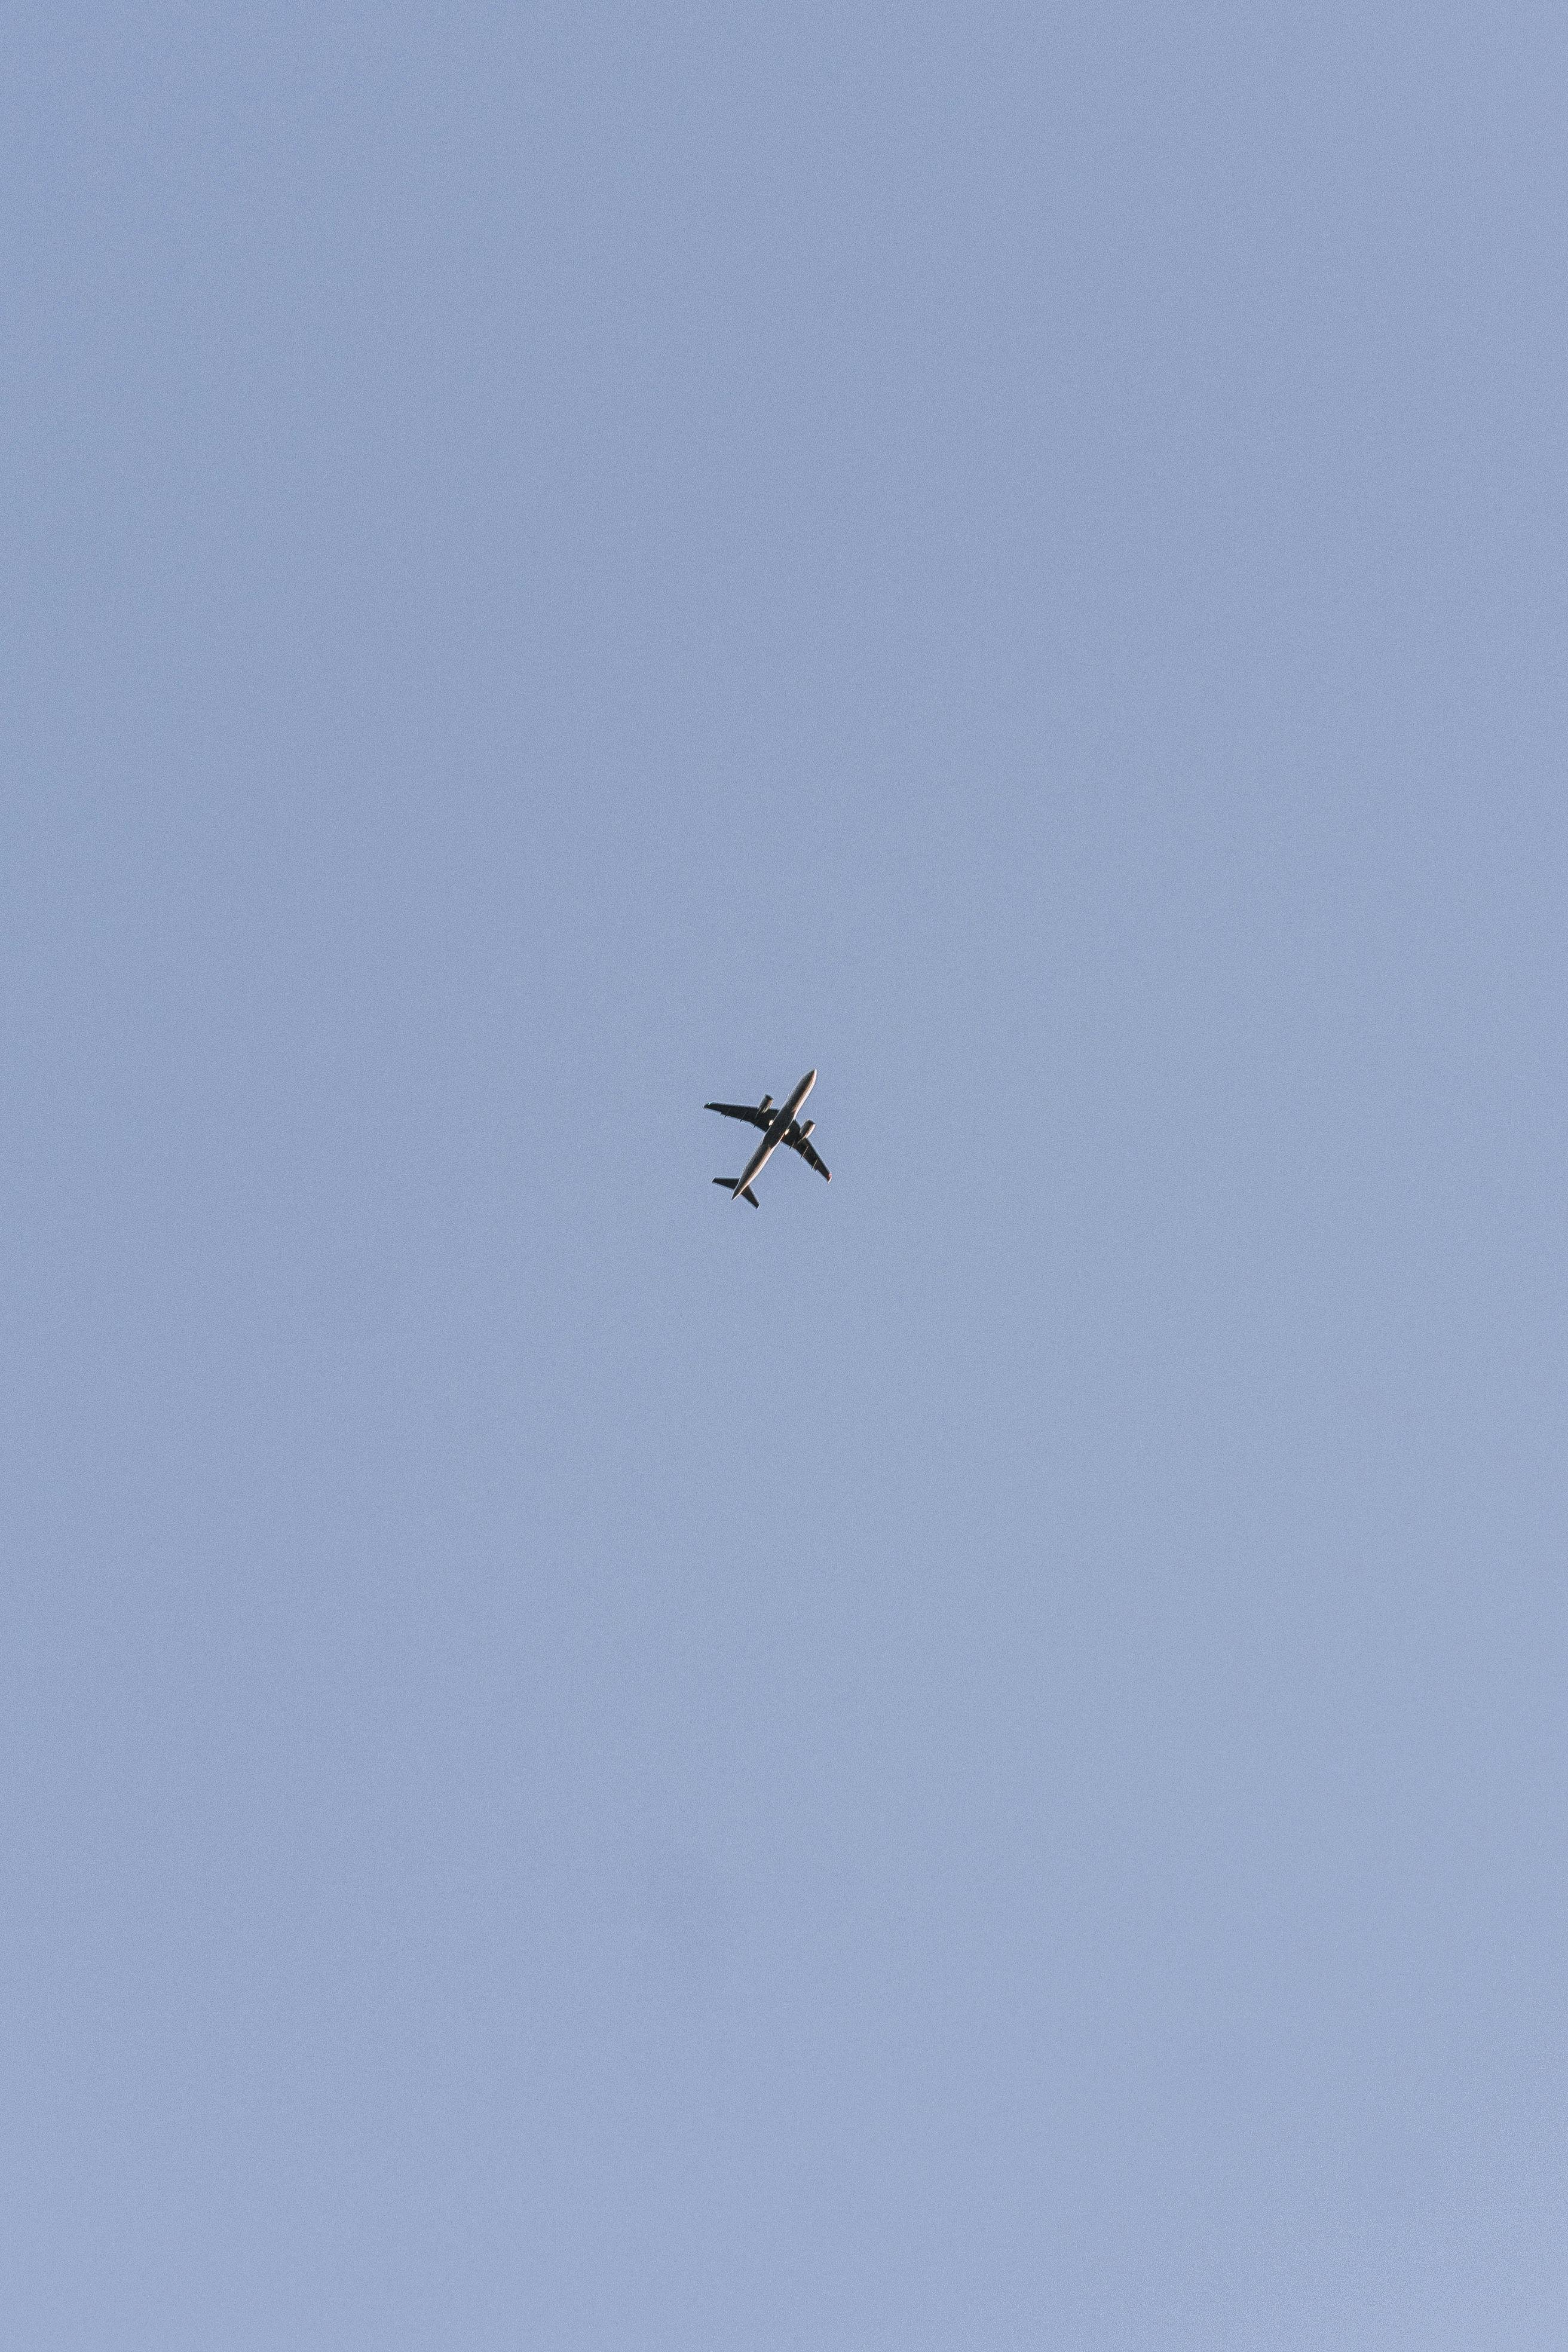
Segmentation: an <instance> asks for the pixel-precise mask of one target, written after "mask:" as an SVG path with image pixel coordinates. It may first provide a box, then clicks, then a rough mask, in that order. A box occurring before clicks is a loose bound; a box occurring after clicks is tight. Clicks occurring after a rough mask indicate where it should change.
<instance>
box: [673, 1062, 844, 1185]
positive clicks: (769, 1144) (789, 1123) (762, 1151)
mask: <svg viewBox="0 0 1568 2352" xmlns="http://www.w3.org/2000/svg"><path fill="white" fill-rule="evenodd" d="M815 1085H816V1071H815V1070H807V1072H806V1074H805V1077H804V1078H802V1080H801V1082H800V1084H799V1086H798V1087H796V1088H795V1092H794V1094H793V1095H791V1097H790V1098H789V1100H788V1102H786V1103H781V1104H780V1105H779V1107H778V1108H777V1109H776V1110H775V1109H774V1108H773V1097H772V1095H764V1096H763V1098H762V1101H761V1102H760V1103H758V1105H757V1106H756V1108H755V1109H754V1110H753V1108H752V1106H751V1104H750V1103H704V1104H703V1106H702V1108H703V1109H704V1110H716V1111H718V1112H719V1113H720V1114H721V1117H722V1118H743V1119H745V1120H746V1121H747V1122H748V1123H749V1124H750V1125H751V1126H752V1127H760V1128H761V1129H762V1130H763V1139H762V1141H761V1143H759V1144H758V1146H757V1148H756V1150H754V1151H753V1152H752V1156H751V1158H750V1160H748V1161H747V1162H746V1165H745V1168H744V1170H743V1171H742V1173H741V1174H740V1175H739V1176H715V1177H714V1179H713V1181H714V1182H715V1184H722V1185H723V1187H724V1190H725V1191H726V1192H729V1193H731V1195H732V1196H733V1198H734V1199H736V1200H737V1201H750V1202H751V1204H752V1208H753V1209H760V1208H761V1207H762V1205H763V1204H762V1202H760V1201H759V1200H758V1198H757V1196H756V1194H755V1193H754V1192H752V1179H753V1178H754V1177H757V1176H760V1175H761V1174H762V1172H763V1169H764V1168H765V1167H766V1166H767V1164H768V1162H769V1160H771V1159H772V1158H773V1154H774V1152H775V1151H776V1150H778V1148H779V1146H780V1144H781V1143H783V1144H785V1145H787V1146H788V1148H789V1150H791V1151H798V1152H799V1154H800V1156H801V1158H802V1159H803V1160H805V1164H806V1166H807V1167H808V1168H815V1169H816V1172H817V1174H818V1175H819V1176H826V1177H827V1181H828V1182H829V1183H831V1182H832V1181H833V1179H832V1177H831V1175H829V1174H828V1171H827V1170H826V1168H825V1167H824V1166H823V1164H822V1162H821V1160H819V1159H818V1158H817V1156H816V1152H815V1151H814V1150H812V1148H811V1145H810V1143H809V1141H808V1140H807V1138H808V1137H809V1136H810V1134H811V1130H812V1129H813V1128H814V1127H815V1126H816V1120H815V1119H814V1118H808V1119H807V1120H805V1123H804V1125H801V1124H797V1122H796V1119H795V1113H796V1111H797V1110H798V1109H799V1108H800V1107H801V1105H802V1103H803V1102H804V1101H805V1098H806V1097H807V1095H808V1094H809V1093H810V1092H811V1090H812V1088H813V1087H814V1086H815Z"/></svg>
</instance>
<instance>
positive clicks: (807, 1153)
mask: <svg viewBox="0 0 1568 2352" xmlns="http://www.w3.org/2000/svg"><path fill="white" fill-rule="evenodd" d="M784 1141H785V1142H786V1143H787V1144H788V1146H789V1148H790V1150H792V1151H798V1152H799V1154H800V1156H801V1158H802V1159H803V1160H805V1164H806V1166H807V1167H808V1168H815V1169H816V1172H817V1174H818V1175H819V1176H826V1179H827V1181H828V1182H829V1183H830V1184H831V1183H832V1181H833V1171H832V1170H831V1169H829V1168H826V1167H824V1165H823V1163H822V1161H821V1160H819V1159H818V1158H817V1156H816V1152H815V1151H814V1150H812V1148H811V1145H810V1142H809V1141H808V1139H806V1137H805V1136H804V1135H802V1133H801V1131H800V1129H799V1128H798V1127H792V1128H791V1129H790V1131H789V1133H788V1134H787V1135H786V1136H785V1138H784Z"/></svg>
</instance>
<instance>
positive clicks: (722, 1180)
mask: <svg viewBox="0 0 1568 2352" xmlns="http://www.w3.org/2000/svg"><path fill="white" fill-rule="evenodd" d="M713 1181H714V1182H715V1184H722V1186H723V1187H724V1190H725V1192H741V1180H740V1178H739V1177H738V1176H715V1177H714V1179H713ZM741 1198H742V1201H750V1202H751V1204H752V1208H753V1209H760V1208H761V1207H762V1205H763V1204H762V1202H760V1201H759V1200H758V1198H757V1196H756V1194H755V1193H754V1192H752V1188H751V1186H750V1185H749V1184H748V1185H747V1187H746V1189H745V1191H744V1192H741Z"/></svg>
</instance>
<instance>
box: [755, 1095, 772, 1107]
mask: <svg viewBox="0 0 1568 2352" xmlns="http://www.w3.org/2000/svg"><path fill="white" fill-rule="evenodd" d="M757 1108H758V1109H759V1110H772V1108H773V1097H772V1095H764V1096H763V1098H762V1101H761V1102H760V1103H759V1104H758V1105H757Z"/></svg>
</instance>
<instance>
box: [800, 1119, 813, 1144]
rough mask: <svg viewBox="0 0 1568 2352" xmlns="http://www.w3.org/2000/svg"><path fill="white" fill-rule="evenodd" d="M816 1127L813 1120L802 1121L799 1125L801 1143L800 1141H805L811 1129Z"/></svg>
mask: <svg viewBox="0 0 1568 2352" xmlns="http://www.w3.org/2000/svg"><path fill="white" fill-rule="evenodd" d="M815 1126H816V1120H815V1119H814V1118H808V1119H805V1120H803V1121H802V1124H801V1130H800V1139H801V1141H802V1142H803V1143H804V1142H805V1139H806V1137H807V1136H808V1135H809V1134H810V1133H811V1130H812V1129H813V1128H814V1127H815Z"/></svg>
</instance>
